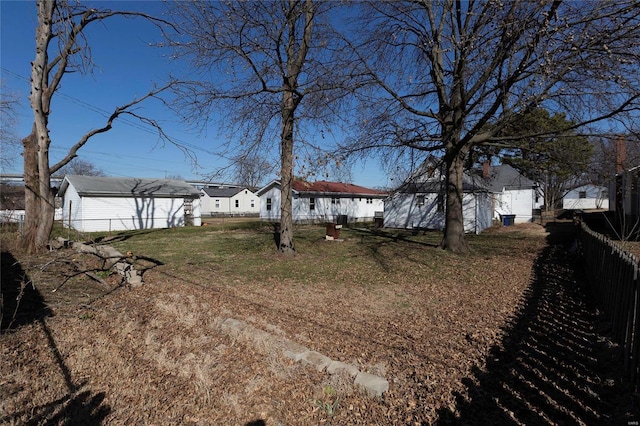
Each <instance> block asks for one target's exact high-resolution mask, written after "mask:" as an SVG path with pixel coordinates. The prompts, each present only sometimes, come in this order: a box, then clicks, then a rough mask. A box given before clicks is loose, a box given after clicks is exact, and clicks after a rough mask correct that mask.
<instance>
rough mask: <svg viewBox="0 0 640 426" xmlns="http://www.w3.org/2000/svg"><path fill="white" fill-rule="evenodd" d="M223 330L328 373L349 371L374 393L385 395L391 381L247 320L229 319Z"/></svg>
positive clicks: (359, 382) (355, 379)
mask: <svg viewBox="0 0 640 426" xmlns="http://www.w3.org/2000/svg"><path fill="white" fill-rule="evenodd" d="M220 330H222V331H223V332H225V333H227V334H228V335H230V336H233V337H243V338H245V339H246V340H249V341H251V342H252V343H254V344H256V345H258V346H262V345H265V344H270V345H271V346H273V347H276V348H277V349H278V350H279V351H280V352H281V354H282V355H284V356H285V357H286V358H289V359H291V360H293V361H295V362H301V363H302V364H304V365H307V366H309V367H313V368H315V369H316V370H317V371H320V372H321V371H326V372H327V373H328V374H340V373H347V374H349V375H350V376H351V377H353V378H354V385H356V387H359V388H361V389H362V390H363V391H364V392H366V393H367V394H368V395H370V396H373V397H378V396H382V394H384V393H385V392H387V391H388V390H389V382H388V381H387V380H386V379H385V378H384V377H380V376H376V375H374V374H370V373H365V372H363V371H360V370H359V369H358V367H356V366H355V365H353V364H347V363H344V362H341V361H335V360H332V359H331V358H329V357H328V356H326V355H323V354H321V353H320V352H316V351H312V350H310V349H308V348H306V347H305V346H303V345H301V344H299V343H297V342H294V341H293V340H289V339H287V338H284V337H280V336H275V335H273V334H271V333H268V332H266V331H263V330H260V329H257V328H255V327H253V326H252V325H250V324H247V323H246V322H244V321H240V320H237V319H235V318H226V319H225V320H223V321H222V322H221V323H220Z"/></svg>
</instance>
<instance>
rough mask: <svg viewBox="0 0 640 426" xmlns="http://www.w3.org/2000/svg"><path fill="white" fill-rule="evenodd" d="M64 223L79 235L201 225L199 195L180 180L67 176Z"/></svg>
mask: <svg viewBox="0 0 640 426" xmlns="http://www.w3.org/2000/svg"><path fill="white" fill-rule="evenodd" d="M59 196H61V197H62V199H63V207H62V222H63V225H64V226H65V227H71V228H73V229H75V230H77V231H80V232H99V231H124V230H133V229H153V228H171V227H176V226H185V225H195V226H200V225H201V218H200V192H199V191H198V190H197V189H196V188H194V187H192V186H191V185H189V184H188V183H186V182H184V181H181V180H174V179H142V178H115V177H101V176H65V178H64V179H63V181H62V184H61V186H60V190H59Z"/></svg>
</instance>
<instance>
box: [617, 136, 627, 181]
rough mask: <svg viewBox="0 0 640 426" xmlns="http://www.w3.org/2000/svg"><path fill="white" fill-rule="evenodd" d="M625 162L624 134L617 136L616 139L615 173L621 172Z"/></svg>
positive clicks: (625, 144) (625, 143)
mask: <svg viewBox="0 0 640 426" xmlns="http://www.w3.org/2000/svg"><path fill="white" fill-rule="evenodd" d="M626 162H627V142H626V141H625V139H624V136H618V139H617V140H616V174H617V173H622V172H623V171H624V169H625V163H626Z"/></svg>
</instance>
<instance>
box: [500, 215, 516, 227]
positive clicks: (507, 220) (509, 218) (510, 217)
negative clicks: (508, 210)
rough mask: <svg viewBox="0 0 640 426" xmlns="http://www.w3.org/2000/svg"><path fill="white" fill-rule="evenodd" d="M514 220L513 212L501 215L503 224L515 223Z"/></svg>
mask: <svg viewBox="0 0 640 426" xmlns="http://www.w3.org/2000/svg"><path fill="white" fill-rule="evenodd" d="M515 221H516V215H515V214H505V215H502V224H503V225H504V226H511V225H513V224H514V223H515Z"/></svg>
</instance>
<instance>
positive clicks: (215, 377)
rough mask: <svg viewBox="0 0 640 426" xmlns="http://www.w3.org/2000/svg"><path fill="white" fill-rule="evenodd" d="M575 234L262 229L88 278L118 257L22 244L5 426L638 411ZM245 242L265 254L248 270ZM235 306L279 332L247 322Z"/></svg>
mask: <svg viewBox="0 0 640 426" xmlns="http://www.w3.org/2000/svg"><path fill="white" fill-rule="evenodd" d="M549 230H551V231H552V232H551V233H549V232H547V231H549ZM557 231H560V228H559V227H556V228H554V227H551V228H548V229H547V230H545V229H543V228H542V227H541V226H538V225H523V226H514V227H498V228H495V229H494V230H490V231H488V232H487V234H486V235H485V236H483V237H482V239H478V240H473V238H472V248H473V249H474V251H473V253H472V254H471V255H469V256H454V255H450V254H447V253H444V252H442V251H441V250H439V249H437V248H435V247H433V245H432V244H430V243H428V242H425V241H422V240H410V239H409V238H408V237H407V238H404V237H402V238H400V237H398V236H394V237H393V238H388V239H385V240H382V241H380V242H376V243H375V244H371V243H369V240H368V238H369V237H368V236H367V235H366V234H365V233H358V232H356V231H345V232H344V233H343V236H344V241H342V242H327V241H322V240H320V239H313V238H311V239H309V241H310V242H309V243H306V244H307V245H303V244H302V243H301V244H300V245H299V247H302V249H300V253H299V254H298V255H297V256H296V257H295V259H294V260H283V259H280V258H279V257H278V256H277V255H276V254H274V253H273V249H271V248H270V249H265V250H262V251H258V252H253V251H250V250H251V248H250V246H251V245H252V244H254V243H253V241H255V240H254V239H255V238H257V237H256V236H255V235H253V234H251V232H253V231H251V232H248V233H247V232H243V231H229V232H237V235H236V237H237V238H238V241H240V240H242V241H245V240H246V241H248V243H247V244H248V245H247V246H246V247H245V248H244V249H242V248H240V249H238V250H240V251H239V252H233V253H228V254H226V255H224V256H226V257H224V258H223V257H220V258H218V259H217V260H215V259H209V260H207V261H202V262H198V261H196V260H189V261H186V262H185V264H184V265H176V264H173V263H170V262H166V261H165V259H159V260H162V261H163V262H164V264H163V265H160V266H157V267H153V268H151V269H149V270H147V271H145V273H144V280H145V284H144V285H143V286H141V287H137V288H130V287H128V286H121V285H120V279H119V277H118V276H116V275H115V274H106V273H105V274H100V273H96V274H97V275H98V276H100V278H101V279H102V280H103V282H102V283H99V282H97V281H96V280H94V279H90V278H88V277H87V276H86V275H84V274H79V275H76V276H73V275H74V274H76V273H77V272H78V271H81V270H85V269H99V267H100V264H99V260H98V259H96V258H95V257H92V256H91V255H86V254H85V255H81V254H79V253H77V252H75V251H74V250H72V249H60V250H58V251H55V252H52V253H47V254H46V255H42V256H39V257H35V258H33V257H32V258H26V257H24V256H21V255H20V254H19V253H18V252H17V251H16V250H15V249H13V248H12V244H11V243H10V242H7V241H6V240H4V241H3V246H2V292H3V293H2V294H3V298H4V309H3V318H2V325H3V334H2V335H0V356H1V359H2V362H1V363H0V423H1V424H34V425H36V424H53V425H56V424H59V425H62V424H82V425H87V424H113V425H119V424H122V425H129V424H139V425H143V424H148V425H171V424H176V425H178V424H180V425H220V424H223V425H254V426H257V425H270V426H271V425H274V426H275V425H318V424H333V425H349V424H371V425H386V424H399V425H429V424H470V425H474V424H478V425H487V424H521V425H532V424H584V425H593V424H627V423H628V422H632V421H636V420H638V419H640V417H638V412H637V411H635V410H637V406H636V405H634V402H636V401H633V399H632V398H633V396H632V393H631V392H630V390H629V388H628V386H626V385H625V381H624V380H622V379H621V371H620V369H619V368H618V362H617V361H618V352H617V351H618V348H617V347H616V346H615V345H612V344H611V343H610V342H609V341H608V339H607V338H606V332H607V330H606V323H604V322H603V321H602V318H601V317H600V316H598V313H597V310H596V309H595V308H594V307H593V305H591V304H590V303H589V301H588V298H586V297H585V292H584V289H583V284H584V277H582V276H581V275H580V274H576V273H575V272H574V267H575V266H576V262H577V261H578V259H577V258H576V257H575V256H574V255H572V254H571V253H570V252H569V250H568V248H569V245H570V242H571V240H570V239H562V238H560V239H557V238H556V237H555V235H560V234H562V233H560V234H557ZM203 232H204V231H203ZM207 235H208V236H207V238H209V239H210V241H214V240H211V239H212V238H214V237H215V235H216V234H214V233H212V234H207ZM563 235H568V234H566V233H565V234H563ZM376 241H377V240H376ZM126 244H127V242H126V241H125V242H124V243H121V247H125V248H126V247H127V246H126ZM211 244H213V243H211ZM243 247H244V246H243ZM338 247H339V250H341V254H340V255H339V257H336V258H333V257H332V256H334V254H333V252H334V248H338ZM242 250H246V252H245V254H244V255H243V252H242ZM203 253H204V251H203V252H202V253H201V254H200V256H204V254H203ZM221 256H222V255H221ZM229 256H231V257H232V258H233V262H230V263H231V264H235V265H239V264H242V265H245V264H244V263H241V262H242V261H243V260H242V259H244V260H247V261H248V263H247V264H246V266H242V267H241V268H239V269H240V270H233V268H230V267H227V266H225V265H227V263H226V262H227V261H228V260H229ZM194 259H196V258H194ZM295 265H299V268H297V267H294V266H295ZM303 265H306V267H307V268H314V269H313V270H312V271H313V273H311V272H309V271H310V270H309V269H302V266H303ZM296 270H302V271H306V272H304V273H300V274H296V272H295V271H296ZM283 271H286V273H285V272H283ZM64 277H70V278H69V279H68V280H67V281H64ZM336 277H339V279H337V278H336ZM21 286H22V287H23V288H24V291H22V292H21V291H20V288H21ZM16 298H20V300H19V304H18V309H17V311H16V309H15V306H16V303H15V301H16ZM14 312H15V316H14ZM227 318H234V319H237V320H240V321H244V322H246V323H247V324H249V325H250V326H252V327H253V328H255V329H258V330H262V331H264V332H266V333H265V334H264V336H272V337H273V339H272V338H271V337H269V338H266V337H265V338H264V339H263V340H260V339H255V338H249V337H248V336H247V335H246V334H243V333H230V332H229V331H228V330H225V328H224V327H223V326H222V323H223V321H224V320H225V319H227ZM9 325H10V326H11V328H10V329H7V327H8V326H9ZM274 339H275V340H274ZM278 339H280V340H288V341H293V342H296V343H298V344H300V345H303V346H305V347H307V348H309V349H311V350H314V351H317V352H320V353H322V354H324V355H326V356H327V357H329V358H331V359H333V360H338V361H342V362H344V363H348V364H351V365H354V366H356V367H357V368H358V369H359V370H360V371H363V372H368V373H371V374H374V375H377V376H379V377H383V378H384V379H386V380H387V382H388V384H389V389H388V391H386V392H384V393H383V394H382V395H381V396H371V395H369V394H367V393H366V392H364V391H363V389H362V388H361V387H359V386H357V385H356V384H354V380H353V377H352V376H351V375H349V374H348V373H338V374H328V373H327V372H326V371H320V372H319V371H317V370H316V369H315V368H313V367H311V366H309V365H305V364H304V363H302V362H296V361H294V360H293V359H291V358H288V357H287V356H284V355H283V353H282V351H281V350H279V348H278V347H277V345H274V343H273V342H274V341H276V340H278Z"/></svg>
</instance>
